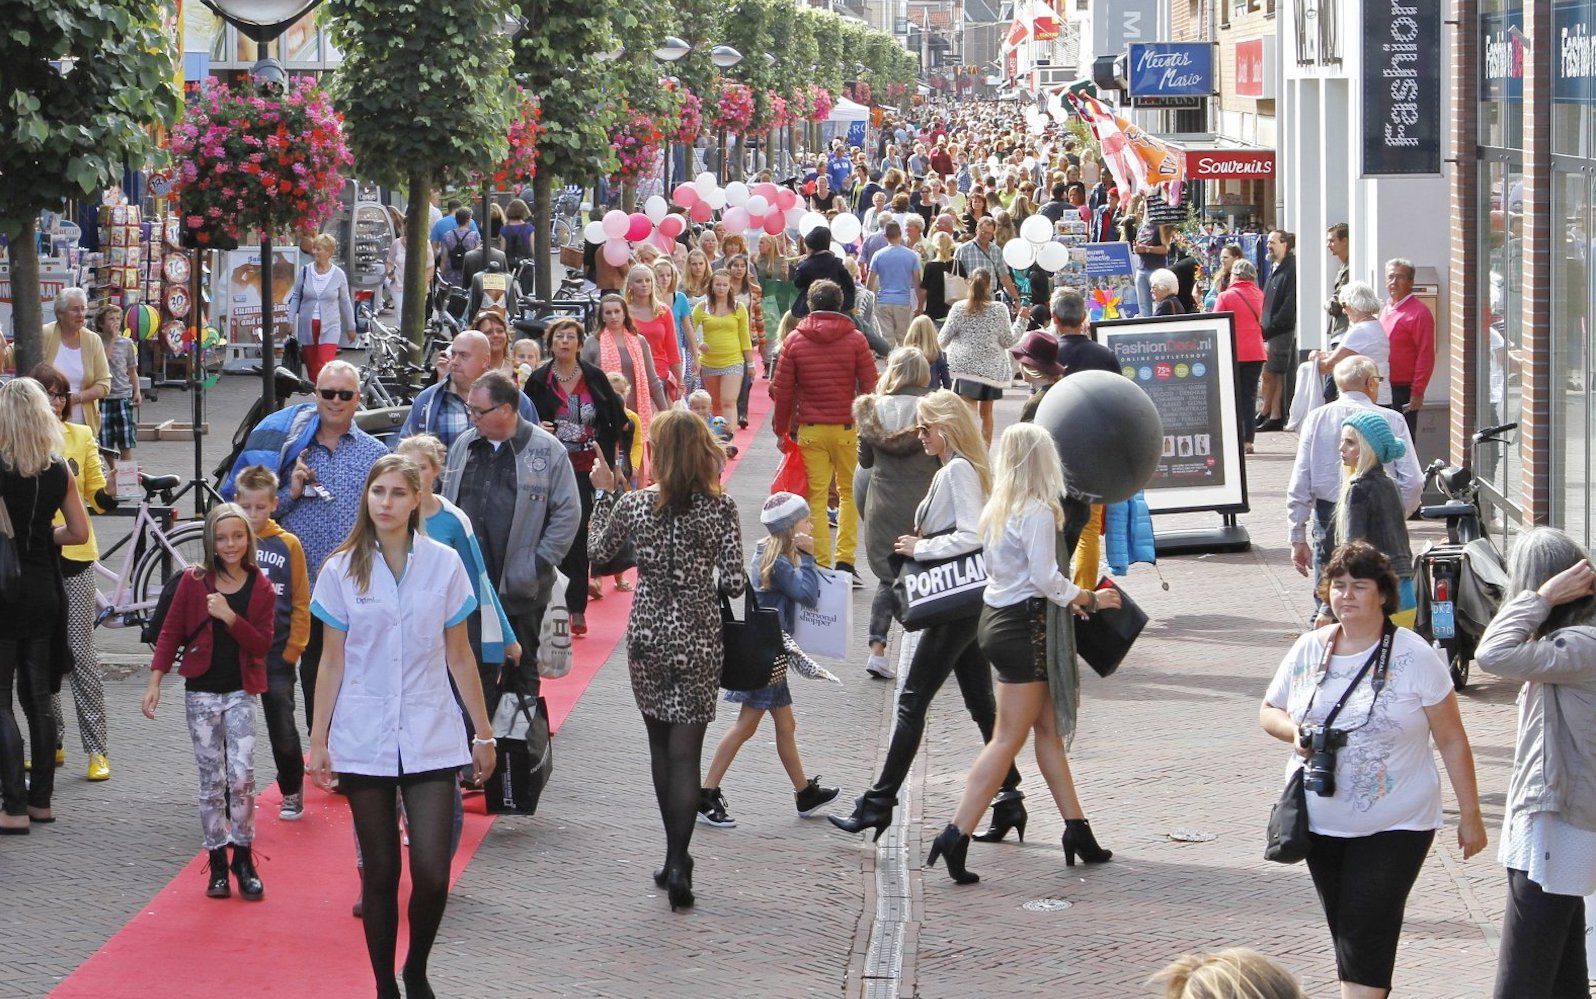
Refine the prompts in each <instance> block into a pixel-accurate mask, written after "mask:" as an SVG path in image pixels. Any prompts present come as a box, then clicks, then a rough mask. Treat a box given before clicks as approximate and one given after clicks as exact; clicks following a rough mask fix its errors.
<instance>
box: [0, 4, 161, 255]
mask: <svg viewBox="0 0 1596 999" xmlns="http://www.w3.org/2000/svg"><path fill="white" fill-rule="evenodd" d="M164 6H165V5H164V4H152V3H150V2H148V0H48V2H33V3H21V4H7V5H6V12H5V17H4V19H3V21H0V233H5V234H6V235H8V236H13V237H15V236H17V235H19V234H20V233H21V232H22V231H23V229H24V228H25V227H26V226H27V225H28V224H29V223H31V222H32V221H33V219H34V218H35V217H36V216H37V215H38V213H39V211H40V210H42V209H45V208H54V207H57V206H59V205H60V204H61V202H63V201H64V200H66V199H68V198H81V197H84V196H86V195H90V194H93V193H94V192H95V191H98V190H101V189H103V188H105V187H108V186H110V185H112V184H116V183H120V182H121V178H122V170H123V168H124V167H126V166H128V165H134V166H142V165H144V164H145V163H146V162H147V160H148V157H149V156H150V153H151V150H152V148H153V145H154V143H153V139H152V132H151V129H152V128H153V127H154V126H157V125H169V124H171V123H172V122H173V121H174V120H175V119H176V117H177V104H178V93H177V86H176V84H175V83H174V82H173V74H174V65H175V63H174V59H175V57H176V52H175V49H174V47H173V40H172V38H171V37H169V36H168V34H167V32H166V30H165V28H164V26H163V25H162V23H161V21H160V13H161V11H162V10H163V9H164ZM64 56H74V57H77V61H76V62H75V63H74V64H72V66H71V69H70V71H69V72H68V73H67V74H66V75H65V76H63V75H62V74H61V73H59V72H58V71H57V70H56V69H55V68H54V67H52V66H51V65H50V60H53V59H60V58H62V57H64Z"/></svg>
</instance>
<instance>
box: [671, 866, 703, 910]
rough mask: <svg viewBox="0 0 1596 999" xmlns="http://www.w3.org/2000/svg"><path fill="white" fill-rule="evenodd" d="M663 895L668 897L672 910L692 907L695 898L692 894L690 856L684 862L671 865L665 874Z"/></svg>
mask: <svg viewBox="0 0 1596 999" xmlns="http://www.w3.org/2000/svg"><path fill="white" fill-rule="evenodd" d="M665 896H666V897H667V898H669V899H670V903H671V911H672V912H675V911H676V910H677V909H691V908H692V907H693V902H694V901H696V899H695V898H694V896H693V861H692V858H688V860H687V861H686V863H683V864H679V865H677V866H676V867H672V868H671V869H670V872H669V873H668V874H666V875H665Z"/></svg>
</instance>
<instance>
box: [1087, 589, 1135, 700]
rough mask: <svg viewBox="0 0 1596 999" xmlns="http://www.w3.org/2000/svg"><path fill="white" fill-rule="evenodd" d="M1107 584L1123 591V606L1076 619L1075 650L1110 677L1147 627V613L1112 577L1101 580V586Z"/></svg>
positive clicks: (1105, 675)
mask: <svg viewBox="0 0 1596 999" xmlns="http://www.w3.org/2000/svg"><path fill="white" fill-rule="evenodd" d="M1104 585H1108V586H1112V587H1113V588H1114V589H1115V590H1116V591H1117V592H1118V593H1119V599H1120V606H1118V607H1110V608H1104V609H1102V610H1099V611H1098V612H1097V613H1095V614H1092V615H1090V616H1089V617H1085V618H1076V619H1075V652H1076V654H1077V655H1079V656H1080V657H1081V658H1082V659H1084V660H1086V665H1088V666H1090V667H1092V669H1094V670H1096V671H1097V675H1098V676H1102V677H1107V676H1110V675H1112V674H1113V672H1114V671H1115V670H1117V669H1119V664H1120V663H1122V662H1124V660H1125V655H1126V653H1128V652H1130V648H1131V646H1132V645H1134V644H1135V643H1136V639H1137V637H1138V636H1139V635H1141V633H1142V629H1143V628H1145V627H1147V613H1146V612H1145V611H1143V610H1142V609H1141V608H1140V607H1138V606H1136V601H1134V600H1132V599H1131V598H1130V594H1128V593H1126V592H1125V591H1124V590H1122V589H1120V587H1119V586H1118V585H1116V584H1115V583H1114V582H1113V581H1112V580H1107V579H1105V580H1103V581H1102V582H1100V583H1098V586H1099V587H1102V586H1104Z"/></svg>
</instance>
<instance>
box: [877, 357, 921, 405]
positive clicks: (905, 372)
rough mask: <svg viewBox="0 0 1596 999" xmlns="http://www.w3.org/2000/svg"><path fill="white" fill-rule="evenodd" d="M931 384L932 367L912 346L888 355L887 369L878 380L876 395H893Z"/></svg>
mask: <svg viewBox="0 0 1596 999" xmlns="http://www.w3.org/2000/svg"><path fill="white" fill-rule="evenodd" d="M930 384H931V365H929V364H927V363H926V360H925V355H924V354H922V353H921V352H920V351H918V350H916V349H915V348H914V347H912V346H905V347H898V348H896V349H895V350H893V352H892V353H890V354H888V355H887V369H886V370H885V371H883V372H881V377H880V378H878V379H876V395H892V394H893V393H894V392H901V391H903V390H904V389H906V388H915V387H916V386H918V387H920V388H924V387H926V386H927V385H930Z"/></svg>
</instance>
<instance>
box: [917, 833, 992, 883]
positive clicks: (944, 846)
mask: <svg viewBox="0 0 1596 999" xmlns="http://www.w3.org/2000/svg"><path fill="white" fill-rule="evenodd" d="M969 852H970V837H968V836H966V835H965V834H964V833H961V832H959V827H958V826H956V825H954V824H953V823H951V822H949V823H948V827H947V828H946V829H944V830H942V833H941V835H939V836H937V838H936V839H934V840H932V841H931V854H930V856H928V857H926V858H925V866H927V867H935V866H936V865H937V858H938V857H941V858H942V859H943V860H944V861H946V862H947V865H948V875H949V876H950V877H952V878H953V880H954V881H957V882H958V883H959V884H961V885H973V884H975V883H976V882H977V881H979V880H981V875H979V874H977V873H975V872H974V871H969V870H966V869H965V867H964V858H965V856H966V855H967V854H968V853H969Z"/></svg>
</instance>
